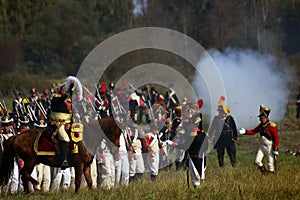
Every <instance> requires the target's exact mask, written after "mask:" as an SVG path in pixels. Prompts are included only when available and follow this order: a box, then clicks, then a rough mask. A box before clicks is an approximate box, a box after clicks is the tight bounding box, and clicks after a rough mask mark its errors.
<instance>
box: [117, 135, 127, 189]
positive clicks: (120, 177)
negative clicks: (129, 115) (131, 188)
mask: <svg viewBox="0 0 300 200" xmlns="http://www.w3.org/2000/svg"><path fill="white" fill-rule="evenodd" d="M129 139H130V138H128V134H127V133H126V131H122V133H121V135H120V147H119V153H118V154H117V158H116V162H115V164H116V180H115V185H116V186H117V185H118V184H119V183H121V184H122V185H126V186H127V185H128V183H129V158H128V150H129V148H130V147H129V141H128V140H129Z"/></svg>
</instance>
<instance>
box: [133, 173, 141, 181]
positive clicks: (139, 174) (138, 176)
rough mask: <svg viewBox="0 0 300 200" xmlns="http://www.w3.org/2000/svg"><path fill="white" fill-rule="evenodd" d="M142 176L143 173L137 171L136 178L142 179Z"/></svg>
mask: <svg viewBox="0 0 300 200" xmlns="http://www.w3.org/2000/svg"><path fill="white" fill-rule="evenodd" d="M142 176H143V173H136V174H135V180H139V179H141V178H142Z"/></svg>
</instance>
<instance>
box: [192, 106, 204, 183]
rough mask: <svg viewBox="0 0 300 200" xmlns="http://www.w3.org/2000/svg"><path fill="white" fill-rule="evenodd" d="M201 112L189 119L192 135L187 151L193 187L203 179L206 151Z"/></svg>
mask: <svg viewBox="0 0 300 200" xmlns="http://www.w3.org/2000/svg"><path fill="white" fill-rule="evenodd" d="M198 105H199V110H200V109H201V107H202V105H203V100H200V101H198ZM202 122H203V120H202V113H197V114H195V115H194V116H193V117H192V118H191V121H190V125H191V127H190V128H191V129H190V131H189V132H190V133H191V134H190V136H191V137H194V139H193V141H192V143H191V145H190V146H189V148H188V150H187V152H188V154H189V157H190V160H189V168H190V173H191V177H192V182H193V184H194V187H199V186H200V180H201V179H202V180H203V179H205V174H204V171H205V170H206V151H207V149H208V134H206V133H205V132H204V130H203V123H202Z"/></svg>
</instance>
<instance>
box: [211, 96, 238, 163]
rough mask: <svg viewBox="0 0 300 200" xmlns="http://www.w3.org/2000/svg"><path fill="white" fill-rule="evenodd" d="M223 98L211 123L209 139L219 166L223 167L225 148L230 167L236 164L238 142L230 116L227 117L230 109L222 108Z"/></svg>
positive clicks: (227, 107) (234, 125) (235, 129)
mask: <svg viewBox="0 0 300 200" xmlns="http://www.w3.org/2000/svg"><path fill="white" fill-rule="evenodd" d="M224 101H225V98H224V97H223V96H222V97H221V98H220V101H219V106H218V110H217V111H218V112H219V114H218V115H217V116H215V118H214V120H213V122H212V128H211V130H210V133H209V135H210V137H211V138H213V144H214V148H215V149H217V153H218V162H219V166H220V167H223V166H224V153H225V148H226V150H227V154H228V156H229V158H230V162H231V165H232V166H233V167H234V166H235V163H236V149H235V142H237V140H238V135H237V128H236V124H235V121H234V119H233V117H232V116H230V115H229V113H230V107H229V106H224Z"/></svg>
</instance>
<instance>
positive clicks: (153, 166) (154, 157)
mask: <svg viewBox="0 0 300 200" xmlns="http://www.w3.org/2000/svg"><path fill="white" fill-rule="evenodd" d="M145 137H146V141H147V145H148V155H147V158H148V160H147V162H148V166H149V169H150V171H151V180H152V181H155V180H156V177H157V175H158V169H159V150H160V149H159V142H160V141H159V139H158V130H156V128H155V127H154V126H153V125H152V126H151V125H150V131H149V132H148V133H146V134H145Z"/></svg>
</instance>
